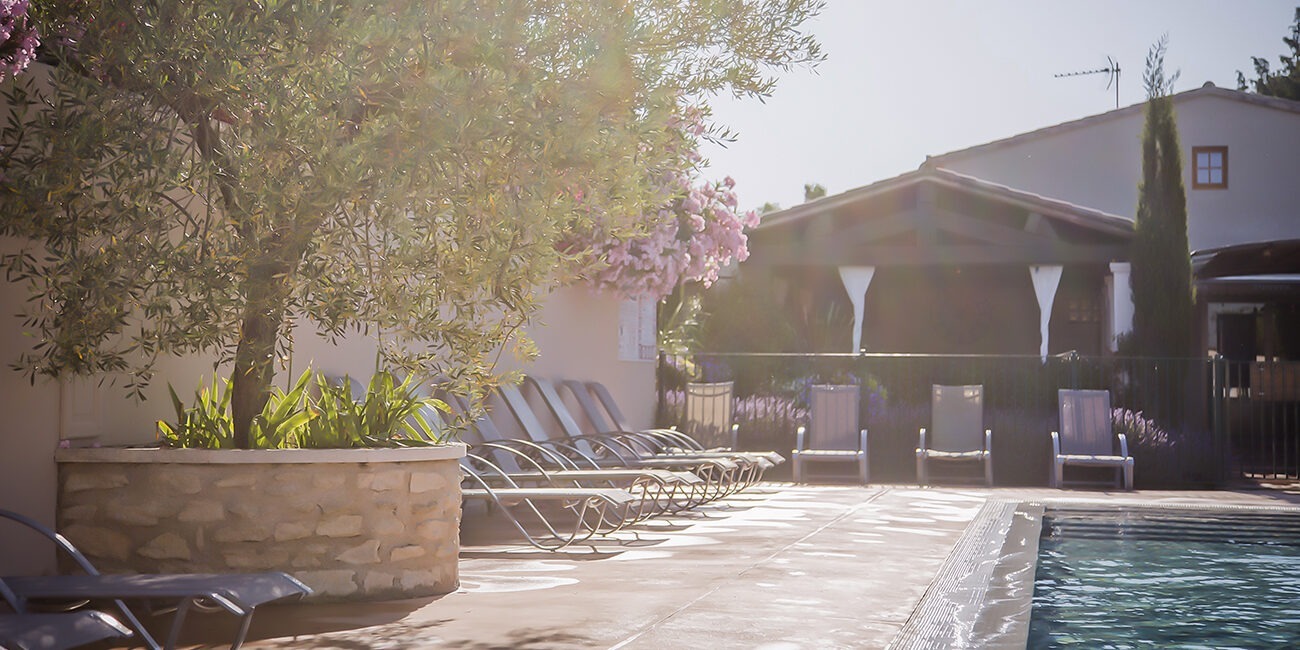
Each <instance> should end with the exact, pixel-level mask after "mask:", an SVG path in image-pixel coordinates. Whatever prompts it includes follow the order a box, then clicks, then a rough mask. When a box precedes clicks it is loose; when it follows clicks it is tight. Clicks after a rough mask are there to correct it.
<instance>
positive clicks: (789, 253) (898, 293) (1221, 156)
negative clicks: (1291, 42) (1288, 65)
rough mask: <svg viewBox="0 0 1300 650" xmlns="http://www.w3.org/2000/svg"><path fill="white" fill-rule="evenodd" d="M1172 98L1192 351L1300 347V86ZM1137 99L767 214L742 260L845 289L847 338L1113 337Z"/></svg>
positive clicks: (877, 347) (819, 286)
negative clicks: (1285, 95)
mask: <svg viewBox="0 0 1300 650" xmlns="http://www.w3.org/2000/svg"><path fill="white" fill-rule="evenodd" d="M1172 101H1173V104H1174V110H1175V113H1176V116H1177V121H1178V129H1179V135H1180V139H1181V144H1182V146H1183V149H1184V151H1183V173H1184V184H1185V187H1186V191H1187V206H1188V238H1189V247H1190V249H1191V250H1190V251H1189V253H1193V254H1194V260H1195V264H1196V269H1197V287H1198V306H1199V309H1200V312H1199V313H1200V316H1199V319H1198V320H1199V322H1198V329H1199V330H1200V332H1201V335H1202V342H1203V343H1204V345H1205V349H1206V350H1207V352H1208V351H1218V350H1223V351H1224V352H1231V354H1232V356H1234V357H1240V358H1251V359H1253V358H1255V357H1256V356H1266V357H1287V358H1300V334H1297V333H1296V332H1300V327H1296V326H1295V325H1300V319H1297V316H1296V314H1297V311H1298V309H1297V307H1298V304H1300V298H1298V297H1297V296H1300V282H1298V281H1297V279H1300V275H1298V274H1300V264H1297V263H1296V261H1297V258H1300V255H1298V254H1297V251H1300V245H1296V244H1295V243H1294V242H1292V241H1291V240H1300V102H1294V101H1289V100H1284V99H1276V98H1271V97H1264V96H1260V95H1255V94H1251V93H1245V92H1239V91H1234V90H1226V89H1222V88H1217V87H1215V86H1213V85H1212V84H1206V85H1205V86H1202V87H1200V88H1197V89H1194V90H1190V91H1186V92H1181V93H1177V94H1175V95H1173V96H1172ZM1144 106H1145V104H1143V103H1139V104H1135V105H1132V106H1128V107H1124V108H1120V109H1117V110H1114V111H1109V112H1106V113H1102V114H1099V115H1093V116H1090V117H1085V118H1083V119H1079V120H1074V121H1071V122H1065V123H1062V124H1057V125H1053V126H1049V127H1046V128H1042V129H1037V130H1034V131H1030V132H1027V133H1022V134H1019V135H1014V136H1011V137H1008V138H1005V139H1002V140H997V141H994V142H989V143H986V144H982V145H978V146H974V147H970V148H967V149H962V150H958V151H953V152H949V153H945V154H942V155H938V156H932V157H928V158H927V159H926V161H925V163H923V164H922V165H921V168H920V169H918V170H917V171H914V172H910V173H907V174H903V175H901V176H899V177H896V178H892V179H887V180H883V181H880V182H877V183H873V184H870V185H867V186H864V187H860V188H857V189H853V190H849V191H847V192H844V193H842V194H838V195H834V196H829V197H825V198H822V199H819V200H817V201H813V202H810V203H806V204H804V205H800V206H797V207H794V208H790V209H788V210H783V211H780V212H777V213H773V214H770V215H767V217H766V218H765V219H764V222H763V224H762V225H761V226H760V227H759V229H758V230H757V232H755V233H754V235H753V237H752V243H751V258H750V261H749V262H747V263H746V264H747V267H748V269H747V272H749V273H754V274H764V275H768V276H770V279H771V281H772V283H773V286H774V288H775V290H776V291H777V293H778V294H779V295H781V296H783V297H785V298H787V300H788V301H789V302H790V303H791V304H792V305H795V306H796V308H797V305H798V304H799V303H800V302H803V303H809V302H817V301H818V300H822V301H824V300H839V301H842V302H844V303H847V304H849V305H851V306H852V309H853V313H854V323H855V325H854V328H853V335H852V341H853V342H852V347H851V348H849V349H851V350H854V351H856V350H860V349H867V350H869V351H872V352H943V353H956V352H965V353H998V354H1005V353H1026V354H1028V353H1034V352H1039V353H1041V354H1055V353H1059V352H1064V351H1067V350H1076V351H1079V352H1081V353H1085V354H1090V353H1104V352H1110V351H1113V350H1114V349H1115V345H1116V340H1117V337H1118V336H1119V335H1121V334H1123V333H1124V332H1126V331H1127V330H1128V329H1129V328H1130V327H1131V322H1132V309H1133V307H1132V301H1131V297H1130V293H1129V288H1128V273H1129V259H1128V246H1127V244H1128V241H1129V240H1130V239H1131V237H1132V232H1133V219H1134V215H1135V213H1136V208H1137V200H1138V183H1139V181H1140V178H1141V164H1142V153H1141V143H1140V137H1141V133H1142V128H1143V123H1144V117H1145V116H1144V110H1143V109H1144ZM1251 251H1255V252H1256V253H1257V254H1254V255H1252V254H1251ZM1245 260H1248V261H1250V262H1251V264H1249V265H1243V261H1245ZM846 338H847V337H846Z"/></svg>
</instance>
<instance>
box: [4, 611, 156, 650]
mask: <svg viewBox="0 0 1300 650" xmlns="http://www.w3.org/2000/svg"><path fill="white" fill-rule="evenodd" d="M130 636H131V630H129V629H127V628H126V626H124V625H122V624H121V623H119V622H117V620H116V619H114V618H113V617H111V616H109V615H107V614H105V613H103V612H97V611H90V610H88V611H78V612H60V613H56V614H0V648H5V649H6V650H66V649H69V648H79V647H81V646H84V645H86V644H89V643H95V642H96V641H107V640H110V639H124V638H127V637H130Z"/></svg>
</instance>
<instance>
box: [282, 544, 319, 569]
mask: <svg viewBox="0 0 1300 650" xmlns="http://www.w3.org/2000/svg"><path fill="white" fill-rule="evenodd" d="M328 552H329V549H328V548H326V546H325V545H324V544H307V545H305V546H303V547H301V548H299V549H298V551H297V553H296V554H294V556H293V559H292V560H290V561H289V563H290V564H291V565H292V566H294V567H295V568H307V569H311V568H316V567H319V566H323V565H324V563H325V562H324V560H325V557H326V553H328Z"/></svg>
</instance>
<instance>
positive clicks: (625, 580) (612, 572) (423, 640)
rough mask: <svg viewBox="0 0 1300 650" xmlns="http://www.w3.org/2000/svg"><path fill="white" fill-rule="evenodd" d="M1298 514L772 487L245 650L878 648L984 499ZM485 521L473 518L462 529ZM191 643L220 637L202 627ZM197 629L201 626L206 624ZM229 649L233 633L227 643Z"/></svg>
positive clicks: (343, 611)
mask: <svg viewBox="0 0 1300 650" xmlns="http://www.w3.org/2000/svg"><path fill="white" fill-rule="evenodd" d="M990 498H992V499H1003V500H1043V499H1052V500H1087V501H1110V502H1126V503H1146V504H1227V503H1233V504H1246V505H1300V485H1289V486H1275V487H1274V488H1271V489H1250V490H1246V489H1243V490H1235V491H1233V490H1229V491H1214V492H1208V491H1207V492H1103V491H1087V490H1049V489H982V488H962V487H939V488H919V487H915V486H897V485H885V486H881V485H871V486H864V487H857V486H795V485H791V484H776V483H772V484H762V485H759V486H756V487H754V488H751V489H750V490H748V491H746V492H744V493H741V494H739V495H736V496H733V497H730V498H728V499H725V500H723V501H721V502H718V503H715V504H711V505H706V506H703V507H700V508H698V509H697V510H696V511H694V512H689V513H684V514H682V515H678V516H674V517H669V518H666V519H661V520H658V521H652V522H650V523H648V524H646V525H643V526H640V527H638V528H637V529H636V530H635V531H630V532H625V533H620V534H619V536H618V539H617V540H616V541H608V540H607V541H600V542H597V543H595V544H593V545H587V546H575V547H571V548H569V549H567V550H564V551H560V552H555V553H552V552H545V551H538V550H535V549H532V548H531V547H527V546H524V545H522V544H520V543H517V542H514V541H513V540H510V539H508V538H497V539H496V540H493V541H494V542H497V543H491V544H482V543H475V544H467V545H465V546H464V547H463V549H462V553H461V568H460V569H461V588H460V589H459V590H457V591H456V592H453V593H451V594H447V595H445V596H442V597H438V598H422V599H412V600H403V601H389V602H380V603H364V604H335V605H292V606H281V607H266V608H263V609H261V610H259V611H258V614H257V617H256V620H255V621H254V625H253V630H252V634H251V636H250V642H249V643H248V644H247V645H246V646H245V647H248V648H320V649H338V650H362V649H381V648H464V649H473V650H486V649H492V648H524V649H543V648H546V649H551V648H626V649H642V648H645V649H650V648H654V649H659V648H762V649H765V650H787V649H788V650H795V649H804V648H807V649H812V648H817V649H822V648H884V647H887V646H888V645H889V643H890V641H891V639H893V638H894V636H895V635H896V634H897V633H898V631H899V630H900V629H901V628H902V627H903V625H904V623H906V622H907V620H908V617H909V616H910V615H911V613H912V611H913V609H914V608H915V606H916V604H917V602H918V601H919V600H920V599H921V597H922V595H923V594H924V593H925V591H926V589H927V588H928V587H929V585H930V582H931V580H932V579H933V578H934V577H935V575H936V573H937V572H938V570H939V568H940V566H941V565H942V564H943V562H944V560H945V558H947V556H948V554H949V552H950V551H951V550H952V548H953V546H954V545H955V544H956V542H957V540H958V538H959V537H960V536H961V534H962V532H963V530H964V529H965V528H966V526H967V525H968V524H969V523H970V521H971V519H972V518H973V517H974V516H975V514H976V513H977V512H978V511H979V509H980V508H981V506H982V505H983V504H984V502H985V500H987V499H990ZM483 524H484V522H482V521H480V520H478V519H477V518H468V519H467V520H466V522H465V525H466V527H467V529H469V530H474V529H475V528H476V527H479V526H482V525H483ZM206 618H208V619H209V620H208V621H204V623H203V625H204V627H211V630H205V629H196V630H195V632H197V633H198V635H197V636H196V640H198V641H205V640H207V639H211V640H212V641H213V643H214V645H212V646H199V647H220V646H218V645H215V642H217V641H219V640H220V639H221V638H223V636H224V634H225V633H226V632H227V631H228V630H227V629H226V627H227V625H226V624H228V623H229V619H226V620H222V621H218V620H217V619H218V616H212V617H206ZM198 619H199V617H195V619H194V621H193V622H194V623H198V622H199V620H198ZM225 638H228V637H225Z"/></svg>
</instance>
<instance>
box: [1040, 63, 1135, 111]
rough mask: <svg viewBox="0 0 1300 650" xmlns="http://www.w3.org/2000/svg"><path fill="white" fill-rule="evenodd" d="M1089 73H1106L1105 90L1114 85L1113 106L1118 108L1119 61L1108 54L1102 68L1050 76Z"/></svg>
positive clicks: (1059, 76) (1058, 76)
mask: <svg viewBox="0 0 1300 650" xmlns="http://www.w3.org/2000/svg"><path fill="white" fill-rule="evenodd" d="M1089 74H1105V75H1107V77H1108V78H1107V79H1106V90H1110V87H1111V86H1115V108H1119V61H1116V60H1115V59H1112V58H1110V57H1109V56H1107V57H1106V67H1104V68H1097V69H1096V70H1079V71H1078V72H1064V73H1061V74H1055V75H1052V76H1053V77H1055V78H1057V79H1060V78H1062V77H1082V76H1083V75H1089Z"/></svg>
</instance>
